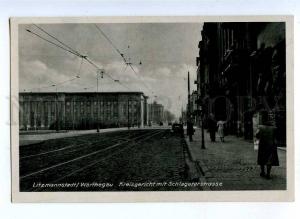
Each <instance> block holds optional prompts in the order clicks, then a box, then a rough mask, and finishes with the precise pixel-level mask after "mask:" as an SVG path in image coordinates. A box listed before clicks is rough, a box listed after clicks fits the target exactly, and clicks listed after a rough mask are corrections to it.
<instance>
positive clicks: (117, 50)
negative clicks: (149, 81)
mask: <svg viewBox="0 0 300 219" xmlns="http://www.w3.org/2000/svg"><path fill="white" fill-rule="evenodd" d="M94 25H95V27H96V28H97V30H98V31H99V32H100V33H101V34H102V36H103V37H104V38H105V39H106V40H107V41H108V42H109V43H110V44H111V46H112V47H113V48H114V49H115V50H116V52H117V53H118V54H119V55H120V56H121V57H122V59H123V61H124V63H125V64H126V65H129V66H130V68H131V69H132V71H133V72H134V74H135V75H136V76H138V77H139V75H138V74H137V72H136V71H135V70H134V68H133V67H132V63H128V62H127V60H126V59H125V57H124V54H123V53H122V52H121V51H120V50H119V49H118V48H117V47H116V46H115V45H114V43H113V42H112V40H111V39H109V37H108V36H107V35H106V34H105V33H104V31H103V30H102V29H101V28H100V27H99V26H98V25H97V24H94ZM141 82H142V84H143V85H144V86H145V87H146V88H147V89H148V90H149V91H150V93H154V92H153V91H152V90H151V89H150V88H149V87H148V86H147V85H146V84H145V83H144V82H143V80H141Z"/></svg>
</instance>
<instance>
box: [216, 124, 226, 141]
mask: <svg viewBox="0 0 300 219" xmlns="http://www.w3.org/2000/svg"><path fill="white" fill-rule="evenodd" d="M224 124H225V122H224V121H222V120H220V121H218V122H217V127H218V135H219V137H220V140H221V142H224V141H225V140H224Z"/></svg>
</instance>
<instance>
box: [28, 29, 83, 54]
mask: <svg viewBox="0 0 300 219" xmlns="http://www.w3.org/2000/svg"><path fill="white" fill-rule="evenodd" d="M26 31H27V32H28V33H31V34H33V35H35V36H37V37H39V38H41V39H42V40H45V41H46V42H48V43H50V44H52V45H54V46H56V47H58V48H60V49H62V50H65V51H66V52H69V53H71V54H73V55H75V56H78V57H81V56H80V55H78V54H77V53H74V52H73V51H71V50H68V49H66V48H64V47H63V46H61V45H58V44H56V43H54V42H53V41H50V40H48V39H46V38H44V37H42V36H41V35H39V34H37V33H35V32H33V31H31V30H29V29H26Z"/></svg>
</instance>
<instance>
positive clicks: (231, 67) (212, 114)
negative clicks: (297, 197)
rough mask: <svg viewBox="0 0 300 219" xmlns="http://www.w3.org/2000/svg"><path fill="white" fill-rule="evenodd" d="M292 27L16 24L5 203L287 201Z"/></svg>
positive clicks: (205, 21) (189, 22)
mask: <svg viewBox="0 0 300 219" xmlns="http://www.w3.org/2000/svg"><path fill="white" fill-rule="evenodd" d="M290 18H291V17H279V16H278V17H276V16H274V17H270V18H268V19H266V17H264V18H263V19H259V17H258V18H253V17H252V18H251V19H248V20H249V21H248V20H247V19H246V17H230V19H226V17H225V18H224V19H223V20H222V17H221V18H220V17H218V19H217V18H215V19H211V18H205V17H203V18H201V17H193V18H192V17H188V18H184V17H180V18H178V17H177V18H176V17H175V18H174V19H173V20H172V17H169V18H163V17H161V18H160V19H159V17H158V18H151V17H150V18H147V17H142V18H141V17H136V18H134V17H132V18H128V17H124V18H120V17H118V18H108V17H107V18H105V17H103V18H102V19H101V18H99V19H93V18H91V19H84V18H82V20H81V19H80V18H77V19H76V18H74V19H71V18H69V19H64V18H59V19H51V18H49V19H48V20H47V19H39V18H27V19H23V20H22V18H20V19H15V20H14V19H12V20H11V35H12V40H11V45H12V47H11V48H12V55H11V67H12V78H11V80H12V81H11V116H12V172H13V188H12V189H13V195H14V193H17V194H16V197H21V196H22V194H24V195H25V196H23V199H24V197H27V198H28V197H30V196H31V194H32V196H36V197H38V196H39V195H40V196H41V197H42V199H47V198H46V194H47V195H48V194H49V197H51V195H52V194H54V195H55V194H62V196H59V197H60V198H63V197H64V196H68V194H72V197H73V198H74V197H76V195H77V194H80V193H81V194H87V196H88V195H89V194H91V195H94V196H95V197H96V196H97V195H99V196H101V195H102V194H112V195H113V197H114V198H115V199H116V201H120V200H122V199H120V200H118V198H117V197H118V196H117V195H116V194H122V195H123V197H125V196H126V194H130V195H132V196H130V197H131V198H129V199H130V200H134V195H135V194H137V195H138V194H139V195H142V194H143V195H144V196H146V197H144V198H141V197H140V198H139V200H148V199H147V194H149V195H150V194H151V195H150V196H155V194H156V195H157V196H156V198H153V197H150V198H149V200H159V196H160V194H162V196H161V198H162V199H164V200H169V199H168V198H167V196H168V195H169V194H173V195H174V196H173V199H172V200H178V201H180V200H210V199H209V197H210V195H211V194H212V195H216V196H215V197H218V194H220V193H218V192H224V191H226V192H235V193H234V194H235V199H238V198H239V197H242V198H241V199H242V200H241V201H246V200H248V199H247V197H250V195H249V196H246V195H245V196H243V194H248V193H247V192H255V193H252V197H256V200H259V198H260V197H259V194H262V197H264V198H263V200H269V201H276V200H277V199H276V197H275V196H269V192H270V194H273V193H272V192H278V194H279V196H278V197H281V198H279V199H280V200H288V199H290V198H292V197H293V196H292V195H291V194H292V192H293V191H292V190H293V188H292V185H293V174H294V172H293V170H294V169H293V166H292V165H293V163H292V162H293V158H292V157H291V154H292V153H293V150H294V146H293V140H292V139H291V136H293V129H292V122H291V120H292V118H293V110H292V108H293V102H292V100H293V99H292V97H291V91H290V90H289V89H290V88H292V86H291V87H289V86H288V85H289V83H291V78H292V75H293V72H292V70H291V69H292V68H291V65H290V63H291V57H290V56H289V55H290V54H292V52H291V51H292V50H293V47H292V46H293V44H292V43H293V41H292V37H291V34H290V32H291V23H292V22H291V21H292V19H290ZM256 19H257V20H256ZM66 192H67V193H66ZM184 192H186V193H184ZM43 194H45V195H44V196H43ZM175 194H179V195H178V196H176V195H175ZM185 194H187V195H191V194H192V198H191V199H189V198H182V197H184V195H185ZM239 194H240V195H239ZM122 195H120V196H122ZM221 195H223V196H222V197H223V200H229V199H230V198H229V197H230V193H228V198H224V197H226V194H224V193H222V194H221ZM176 197H178V198H176ZM205 197H207V198H205ZM220 197H221V196H220ZM13 199H14V198H13ZM21 199H22V198H20V200H21ZM36 199H37V200H38V198H36ZM53 199H54V200H55V198H53ZM125 199H126V198H125ZM221 199H222V198H221ZM16 200H18V199H17V198H16ZM57 200H62V199H59V198H57ZM77 200H81V199H80V198H78V199H77ZM82 200H88V198H87V197H85V198H84V199H82ZM108 200H111V199H108Z"/></svg>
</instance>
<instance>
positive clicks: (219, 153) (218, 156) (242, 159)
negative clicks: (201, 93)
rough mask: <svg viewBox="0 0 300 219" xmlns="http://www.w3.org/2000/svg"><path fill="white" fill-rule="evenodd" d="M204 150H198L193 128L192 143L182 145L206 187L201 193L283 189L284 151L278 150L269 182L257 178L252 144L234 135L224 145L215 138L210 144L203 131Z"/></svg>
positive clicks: (197, 139) (257, 171) (199, 143)
mask: <svg viewBox="0 0 300 219" xmlns="http://www.w3.org/2000/svg"><path fill="white" fill-rule="evenodd" d="M204 136H205V147H206V149H201V129H196V132H195V134H194V136H193V142H189V140H188V138H186V142H187V145H188V148H189V151H190V154H191V158H192V160H193V161H194V162H195V163H196V165H197V166H198V169H199V172H200V173H201V174H199V175H201V177H200V180H201V181H203V182H207V184H209V185H213V184H214V183H218V184H219V185H220V183H221V185H222V186H207V187H206V188H205V190H285V189H286V151H285V150H283V149H278V157H279V162H280V166H278V167H273V168H272V172H271V177H272V178H271V179H270V180H267V179H265V178H262V177H260V176H259V173H260V167H259V166H258V165H257V163H256V161H257V151H255V150H254V147H253V143H252V142H250V141H246V140H244V139H242V138H238V137H236V136H226V137H225V142H221V141H220V139H218V138H217V140H216V142H211V141H210V139H209V134H208V133H207V132H206V130H205V135H204Z"/></svg>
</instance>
